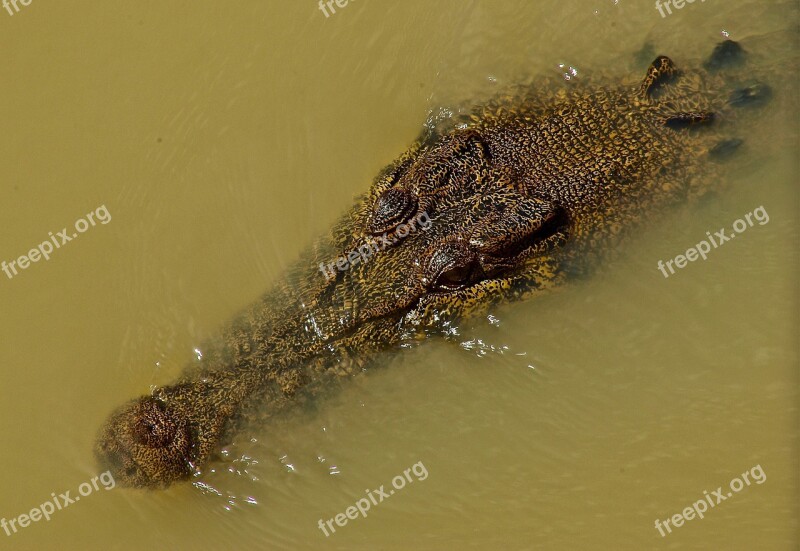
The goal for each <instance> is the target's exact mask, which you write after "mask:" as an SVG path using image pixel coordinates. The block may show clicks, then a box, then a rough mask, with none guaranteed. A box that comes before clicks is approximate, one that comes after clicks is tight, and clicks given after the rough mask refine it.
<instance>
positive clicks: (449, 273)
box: [434, 264, 475, 291]
mask: <svg viewBox="0 0 800 551" xmlns="http://www.w3.org/2000/svg"><path fill="white" fill-rule="evenodd" d="M474 273H475V269H474V266H473V265H472V264H468V265H466V266H453V267H452V268H450V269H447V270H445V271H444V272H442V273H441V274H439V277H437V278H436V282H435V283H434V287H435V288H436V289H437V290H439V291H458V290H461V289H463V288H464V287H466V286H467V285H469V284H470V283H471V282H472V280H473V274H474Z"/></svg>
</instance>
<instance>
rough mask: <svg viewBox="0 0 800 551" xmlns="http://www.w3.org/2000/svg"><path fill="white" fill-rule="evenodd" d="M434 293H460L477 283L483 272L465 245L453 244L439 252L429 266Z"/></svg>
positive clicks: (445, 246)
mask: <svg viewBox="0 0 800 551" xmlns="http://www.w3.org/2000/svg"><path fill="white" fill-rule="evenodd" d="M428 270H429V271H428V273H429V274H431V276H429V277H430V279H429V280H428V281H431V282H433V284H432V285H431V288H432V289H433V290H434V291H445V292H447V291H458V290H461V289H464V288H465V287H467V286H469V285H471V284H473V283H475V282H476V281H477V280H479V279H480V278H481V276H482V275H483V272H482V270H481V267H480V264H479V263H478V259H477V257H476V256H475V255H474V254H473V253H472V252H471V251H470V249H469V248H468V247H467V246H466V244H465V243H461V242H451V243H448V244H446V245H444V246H443V247H441V248H440V249H439V250H437V251H436V252H435V253H434V254H433V255H432V256H431V259H430V262H429V264H428Z"/></svg>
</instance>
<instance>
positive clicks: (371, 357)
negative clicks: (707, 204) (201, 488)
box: [95, 40, 770, 488]
mask: <svg viewBox="0 0 800 551" xmlns="http://www.w3.org/2000/svg"><path fill="white" fill-rule="evenodd" d="M746 57H747V54H746V52H745V50H744V48H743V47H742V46H741V45H740V44H739V43H737V42H733V41H730V40H726V41H724V42H722V43H720V44H718V45H717V46H716V48H715V49H714V51H713V53H712V54H711V56H710V57H709V58H708V59H707V60H706V61H705V63H703V64H699V63H698V64H696V66H694V67H692V68H691V70H681V69H679V68H678V67H677V66H676V65H675V64H674V63H673V62H672V60H671V59H670V58H668V57H665V56H658V57H657V58H656V59H655V60H654V61H653V62H652V63H651V64H650V65H649V68H648V69H647V71H646V74H645V76H644V78H643V79H642V78H641V77H639V78H636V79H630V80H629V81H621V82H620V81H619V79H617V80H611V79H609V80H602V79H601V80H600V81H598V82H596V83H592V82H587V83H583V84H577V85H571V86H566V87H565V86H564V84H563V81H562V83H561V85H560V86H557V85H556V82H555V81H554V80H551V79H547V78H544V79H538V80H535V81H534V80H531V82H529V83H526V84H520V85H516V86H513V87H510V88H509V89H508V90H506V91H504V92H503V93H500V94H498V95H497V96H495V97H493V98H491V99H488V100H486V101H484V102H482V103H480V104H477V105H474V106H472V107H470V108H469V109H465V110H463V111H462V112H461V113H458V114H456V115H453V116H450V117H439V118H435V119H429V121H428V123H427V124H426V125H425V126H424V130H423V132H422V133H421V134H420V136H419V137H418V138H417V139H416V141H415V142H414V143H413V145H412V146H411V147H410V148H409V149H408V150H407V151H405V152H404V153H403V154H401V155H400V156H399V157H398V158H397V159H396V160H395V161H394V162H392V163H390V164H389V165H388V166H387V167H386V168H385V169H383V170H382V171H381V172H380V174H379V175H378V176H377V177H376V178H375V180H374V182H373V184H372V186H371V187H370V189H369V190H368V192H367V193H366V194H364V195H363V196H361V197H359V198H358V199H357V200H356V202H355V204H354V206H353V207H352V208H351V209H350V210H348V211H347V212H346V213H345V214H344V216H342V217H341V218H340V219H339V220H338V221H337V222H336V223H335V224H334V225H333V226H332V228H331V229H330V231H329V232H328V233H327V234H326V235H323V236H322V237H321V238H319V239H318V240H317V241H316V242H315V243H314V244H313V245H312V246H311V247H310V248H309V249H308V250H306V251H305V252H304V253H302V254H301V256H300V258H299V260H297V261H296V263H294V264H293V265H292V266H291V267H290V268H289V269H288V270H287V272H286V273H285V275H284V276H282V278H281V279H280V280H279V281H278V283H276V284H275V285H274V286H273V287H272V288H271V289H269V290H268V291H267V292H266V293H265V294H264V295H263V296H262V297H261V298H259V299H258V300H257V301H256V302H254V303H253V304H252V305H250V306H249V307H247V308H246V309H245V310H244V311H242V312H241V313H240V314H239V315H237V316H236V317H234V318H233V319H232V320H231V321H230V322H228V323H227V324H226V325H225V326H224V327H223V328H222V330H221V332H220V333H219V334H218V336H217V337H216V338H214V339H212V340H210V341H209V342H208V343H206V344H205V345H204V346H203V347H201V348H202V351H203V357H202V359H201V360H198V361H197V362H192V363H191V364H190V365H189V366H188V367H187V368H186V369H185V370H184V372H183V373H182V375H181V376H180V377H179V378H178V380H177V381H176V382H174V383H173V384H170V385H166V386H160V387H157V388H155V389H154V390H152V391H151V393H150V394H148V395H145V396H141V397H139V398H137V399H134V400H132V401H130V402H128V403H126V404H124V405H122V406H121V407H120V408H118V409H117V410H116V411H114V412H113V413H112V414H111V416H110V417H109V418H108V420H107V421H106V422H105V424H104V425H103V426H102V428H101V430H100V433H99V435H98V438H97V443H96V446H95V452H96V455H97V456H98V459H99V461H100V462H101V464H103V465H104V466H106V467H107V468H109V469H110V470H111V472H112V473H113V475H114V478H115V480H116V481H117V482H119V483H120V484H122V485H127V486H133V487H147V488H164V487H167V486H169V485H170V484H172V483H174V482H177V481H180V480H187V479H190V478H191V477H192V476H193V475H195V474H197V473H199V472H202V468H203V467H204V465H206V464H207V463H209V461H211V458H212V456H213V454H214V453H215V451H217V450H219V448H220V447H221V445H222V444H223V443H224V442H225V441H226V439H227V438H230V437H231V435H232V434H234V433H235V432H236V431H237V430H239V428H240V427H241V426H242V423H243V422H245V421H247V419H250V418H252V417H253V416H254V415H255V413H254V412H256V411H261V412H262V414H263V412H264V411H265V410H266V411H281V410H283V409H285V408H287V407H289V406H291V405H293V404H296V403H297V402H301V401H302V400H305V399H307V398H308V397H309V396H311V397H313V396H314V395H315V393H317V392H319V391H322V390H324V389H325V388H326V387H328V386H330V385H331V383H332V381H338V380H343V378H346V377H350V376H352V375H354V374H356V373H359V372H361V371H363V370H365V369H367V368H368V367H370V366H371V365H373V364H374V362H375V361H376V359H377V358H379V357H381V356H382V355H383V354H386V353H387V352H388V351H391V350H394V351H397V350H399V349H402V348H403V347H406V346H411V345H415V344H418V343H420V342H421V341H423V340H425V339H427V338H429V337H433V336H436V335H440V336H441V335H442V334H446V333H447V331H448V330H449V329H451V328H452V327H454V326H455V325H456V324H458V323H459V322H460V321H461V320H463V319H465V318H466V317H468V316H476V315H481V314H485V313H486V312H487V311H489V309H490V308H492V307H493V306H494V305H496V304H499V303H502V302H507V301H514V300H521V299H525V298H528V297H531V296H535V295H537V294H540V293H543V292H547V291H549V290H551V289H554V288H558V287H561V286H563V285H564V284H565V283H567V282H569V281H571V280H573V279H575V278H576V277H578V276H579V275H580V274H584V273H587V271H590V270H591V268H592V267H594V266H596V265H597V264H598V263H599V262H600V261H602V260H603V259H607V258H608V257H609V255H612V254H613V252H614V251H615V250H618V249H619V245H620V243H621V242H622V241H623V240H625V238H626V237H627V236H629V235H631V232H632V231H633V230H635V229H636V228H638V227H640V226H641V225H642V224H643V222H645V221H646V220H650V219H652V218H654V217H655V216H657V215H659V214H661V213H663V212H666V211H667V210H668V209H669V207H670V206H672V205H676V204H679V203H686V202H687V201H691V200H694V199H696V198H699V197H702V196H703V195H704V194H706V193H707V192H708V191H709V187H710V186H711V185H713V184H712V183H713V182H715V181H718V180H719V178H717V177H715V176H713V175H714V173H715V172H716V171H718V170H720V167H722V166H724V163H723V162H722V161H723V160H724V159H725V158H726V157H728V156H730V155H731V154H732V153H734V152H735V151H736V150H737V149H738V146H739V145H740V144H741V141H742V140H740V139H739V138H737V137H736V136H735V134H732V129H734V128H736V126H735V123H736V121H737V117H740V116H741V115H740V112H742V113H746V112H748V111H751V110H749V109H748V110H745V109H737V108H739V107H743V106H745V105H758V104H761V103H764V101H765V100H766V99H767V98H769V96H770V88H769V87H768V86H767V85H766V84H763V83H759V82H755V83H752V82H751V83H745V84H743V83H742V82H736V80H735V79H733V78H731V75H732V73H733V69H735V68H736V67H737V66H739V65H741V64H742V63H744V62H746ZM415 221H416V222H417V223H418V225H417V226H414V222H415ZM422 221H428V222H429V224H427V225H426V227H421V226H422ZM409 228H410V229H409ZM410 230H413V231H410ZM378 245H380V246H378ZM365 248H369V249H370V250H372V251H373V252H374V254H372V256H371V257H369V258H367V257H362V258H361V260H360V261H358V260H359V259H358V258H357V257H355V256H353V255H351V254H350V255H349V253H351V252H352V251H359V250H366V249H365ZM348 255H349V256H348ZM337 258H338V259H341V258H348V259H350V262H349V263H348V264H347V266H346V269H341V268H340V269H338V270H336V269H333V270H330V271H328V270H327V269H321V267H322V268H324V267H325V266H332V265H333V262H334V261H336V259H337ZM321 271H322V272H323V273H320V272H321Z"/></svg>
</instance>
